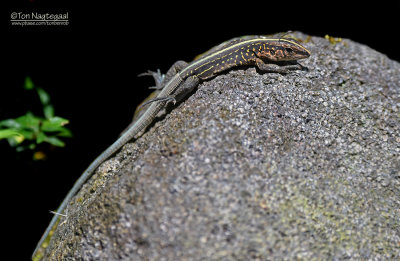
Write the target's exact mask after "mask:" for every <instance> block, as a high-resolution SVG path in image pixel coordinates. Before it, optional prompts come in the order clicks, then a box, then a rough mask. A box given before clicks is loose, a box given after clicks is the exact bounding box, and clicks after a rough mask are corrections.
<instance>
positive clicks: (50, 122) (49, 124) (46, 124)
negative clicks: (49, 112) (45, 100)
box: [42, 117, 69, 131]
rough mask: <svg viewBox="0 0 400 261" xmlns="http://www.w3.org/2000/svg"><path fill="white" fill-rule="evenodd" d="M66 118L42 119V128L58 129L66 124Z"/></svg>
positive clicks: (45, 129) (48, 129)
mask: <svg viewBox="0 0 400 261" xmlns="http://www.w3.org/2000/svg"><path fill="white" fill-rule="evenodd" d="M68 123H69V121H68V120H67V119H64V118H61V117H52V118H50V119H47V120H45V121H43V124H42V130H43V131H60V130H61V127H62V126H64V125H66V124H68Z"/></svg>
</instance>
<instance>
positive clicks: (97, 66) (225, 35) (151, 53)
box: [0, 0, 400, 260]
mask: <svg viewBox="0 0 400 261" xmlns="http://www.w3.org/2000/svg"><path fill="white" fill-rule="evenodd" d="M399 11H400V4H399V1H388V2H384V1H379V2H376V1H359V2H353V3H351V2H350V1H320V2H308V1H292V2H289V1H236V2H235V1H229V2H220V3H219V2H216V1H213V2H206V1H196V2H195V1H186V2H182V3H171V2H169V1H164V2H160V3H158V2H154V1H146V2H133V1H129V5H127V4H125V5H122V4H119V3H114V2H111V1H108V2H105V3H99V2H93V3H91V4H90V5H89V4H86V5H84V6H83V5H73V4H71V3H69V1H40V0H31V1H28V0H26V1H10V2H9V3H8V5H6V6H5V7H4V8H2V9H1V28H2V37H1V38H2V40H1V42H2V47H1V48H2V56H3V57H4V58H2V59H1V62H2V63H3V66H2V67H1V68H2V69H1V71H2V73H1V75H2V77H1V92H0V120H1V119H7V118H15V117H18V116H20V115H22V114H24V113H26V111H27V110H33V111H34V112H37V113H36V114H40V104H39V102H38V99H37V97H36V96H35V95H34V94H33V93H29V92H27V91H25V90H23V88H22V86H23V83H24V79H25V77H26V76H30V77H31V78H32V80H33V81H34V83H35V84H36V85H38V86H40V87H42V88H44V89H45V90H47V91H48V92H49V94H50V96H51V99H52V103H53V104H54V106H55V109H56V115H58V116H62V117H65V118H67V119H69V120H70V124H69V125H68V126H69V128H70V129H71V130H72V132H73V134H74V137H73V138H72V139H68V140H66V141H67V146H66V147H65V148H64V149H55V150H50V151H47V156H48V157H47V160H46V161H39V162H34V161H32V160H31V154H30V153H22V154H20V153H15V151H14V150H13V149H10V148H9V146H8V144H7V143H6V142H5V141H0V153H1V155H0V156H1V158H0V162H1V166H0V174H1V176H0V177H1V184H2V187H3V189H2V193H1V198H2V200H3V206H2V216H3V219H4V220H3V221H2V224H3V225H5V226H6V228H7V229H6V231H7V232H6V233H5V234H3V236H4V235H5V236H4V239H5V240H6V243H3V245H4V244H6V245H5V247H6V248H7V247H10V249H11V247H14V248H18V249H20V251H18V252H13V255H14V258H13V260H25V259H28V258H29V257H30V255H31V252H32V251H33V249H34V247H35V244H36V243H37V241H38V240H39V238H40V236H41V235H42V233H43V231H44V230H45V228H46V227H47V225H48V223H49V221H50V219H51V214H49V210H54V209H56V208H57V207H58V205H59V204H60V203H61V201H62V199H63V198H64V196H65V195H66V194H67V192H68V190H69V189H70V188H71V187H72V185H73V183H74V182H75V180H76V179H77V178H78V177H79V175H80V174H81V173H82V171H83V170H84V169H85V168H86V167H87V166H88V165H89V164H90V162H91V161H92V160H93V159H94V158H95V157H96V156H97V155H99V154H100V153H101V152H102V151H103V150H104V149H106V148H107V147H108V146H109V145H110V144H111V143H112V142H113V141H115V140H116V139H117V137H118V135H119V133H120V132H121V131H122V130H123V129H124V128H125V127H126V126H127V125H128V124H129V123H130V121H131V119H132V116H133V112H134V109H135V107H136V106H137V104H138V103H139V102H140V101H141V100H143V99H144V98H145V97H146V95H148V94H149V93H150V91H149V90H147V86H151V85H152V84H153V81H152V80H151V78H150V77H148V78H146V77H145V78H143V77H141V78H138V77H137V75H138V74H139V73H142V72H145V71H147V70H149V69H150V70H156V69H157V68H159V69H161V71H162V72H165V71H166V70H168V68H169V67H170V66H171V65H172V64H173V63H174V62H175V61H176V60H185V61H190V60H192V59H193V58H194V57H195V56H196V55H197V54H199V53H201V52H203V51H206V50H208V49H209V48H211V47H212V46H214V45H216V44H218V43H220V42H222V41H225V40H228V39H230V38H233V37H236V36H241V35H250V34H271V33H276V32H283V31H288V30H299V31H302V32H304V33H307V34H310V35H316V36H321V37H323V36H324V35H325V34H329V35H332V36H335V37H343V38H350V39H352V40H355V41H357V42H361V43H364V44H366V45H368V46H370V47H372V48H374V49H376V50H378V51H380V52H382V53H384V54H387V55H388V56H389V57H390V58H392V59H395V60H398V61H399V60H400V52H399V51H398V49H399V44H398V42H397V41H398V40H397V39H396V38H398V34H399V33H398V27H399V24H400V23H399V21H400V20H399ZM12 12H28V13H29V12H39V13H46V12H48V13H65V12H68V13H69V22H70V24H69V25H68V26H26V27H17V26H12V25H11V24H10V15H11V13H12Z"/></svg>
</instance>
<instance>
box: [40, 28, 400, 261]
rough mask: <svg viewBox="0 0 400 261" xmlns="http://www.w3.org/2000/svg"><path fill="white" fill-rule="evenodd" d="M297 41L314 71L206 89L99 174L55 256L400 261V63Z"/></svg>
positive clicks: (337, 45) (348, 46)
mask: <svg viewBox="0 0 400 261" xmlns="http://www.w3.org/2000/svg"><path fill="white" fill-rule="evenodd" d="M297 36H298V37H300V38H301V39H303V40H306V39H307V41H306V42H305V43H304V45H305V46H306V47H307V48H309V49H310V51H311V52H312V56H311V57H310V58H309V59H307V60H304V61H301V63H302V64H303V65H304V66H305V67H307V68H308V71H307V70H304V71H295V72H292V73H289V74H287V75H281V74H277V73H269V74H260V73H259V72H257V70H256V69H255V68H248V69H241V70H232V71H230V72H227V73H226V74H224V75H220V76H218V77H215V78H214V79H212V80H210V81H207V82H204V83H202V84H201V85H200V86H199V87H198V90H197V91H196V92H195V93H194V94H193V95H191V96H190V97H189V98H188V99H186V100H185V101H184V102H183V103H181V104H180V105H179V106H177V107H176V108H174V109H173V110H172V111H170V113H169V114H167V115H166V116H165V118H161V119H159V121H157V122H156V123H155V124H154V125H153V126H152V128H150V129H149V131H148V132H147V133H145V134H144V135H143V136H142V137H140V138H139V139H137V140H136V141H132V143H129V144H127V145H126V146H125V147H124V148H123V149H122V150H121V152H120V153H118V154H117V155H116V156H115V157H114V158H112V159H110V160H109V161H107V162H106V163H104V164H103V165H102V166H101V167H100V168H99V169H98V171H97V174H96V175H94V176H93V178H92V179H91V180H90V181H89V182H88V183H87V184H86V185H85V186H84V188H83V189H82V190H81V191H80V193H79V194H78V195H77V196H76V197H75V198H74V200H73V204H71V205H70V206H69V207H68V208H67V214H68V218H63V219H62V220H61V223H60V225H59V226H58V228H57V230H56V231H55V233H54V236H53V238H52V240H51V242H50V245H49V247H48V249H47V250H46V253H45V254H46V255H45V258H46V259H49V260H54V259H57V260H252V259H255V260H271V259H279V260H280V259H296V258H297V259H304V260H309V259H312V258H314V259H331V260H332V259H347V258H352V259H399V258H400V119H399V118H400V110H399V107H400V64H399V63H397V62H395V61H392V60H390V59H389V58H388V57H386V56H385V55H383V54H381V53H379V52H377V51H374V50H372V49H371V48H369V47H367V46H364V45H362V44H359V43H355V42H353V41H351V40H347V39H344V40H342V41H328V40H327V39H323V38H318V37H311V38H310V37H308V38H307V37H306V36H305V35H302V34H297ZM331 40H332V39H331ZM83 149H90V148H83Z"/></svg>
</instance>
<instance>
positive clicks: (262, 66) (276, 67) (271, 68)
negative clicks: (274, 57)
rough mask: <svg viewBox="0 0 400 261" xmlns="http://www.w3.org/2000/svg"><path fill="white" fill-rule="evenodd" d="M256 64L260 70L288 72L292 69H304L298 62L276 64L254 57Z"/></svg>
mask: <svg viewBox="0 0 400 261" xmlns="http://www.w3.org/2000/svg"><path fill="white" fill-rule="evenodd" d="M256 66H257V68H258V69H259V70H260V71H262V72H276V73H288V72H290V71H293V70H302V69H304V67H303V66H302V65H301V64H299V63H297V64H285V65H278V64H275V63H265V62H264V61H263V60H262V59H260V58H256Z"/></svg>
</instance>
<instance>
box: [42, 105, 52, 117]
mask: <svg viewBox="0 0 400 261" xmlns="http://www.w3.org/2000/svg"><path fill="white" fill-rule="evenodd" d="M43 113H44V116H45V117H46V119H51V118H53V117H54V107H53V105H51V104H47V105H45V106H44V107H43Z"/></svg>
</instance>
